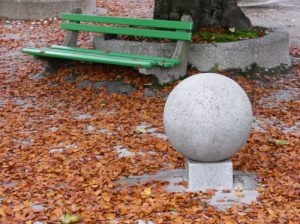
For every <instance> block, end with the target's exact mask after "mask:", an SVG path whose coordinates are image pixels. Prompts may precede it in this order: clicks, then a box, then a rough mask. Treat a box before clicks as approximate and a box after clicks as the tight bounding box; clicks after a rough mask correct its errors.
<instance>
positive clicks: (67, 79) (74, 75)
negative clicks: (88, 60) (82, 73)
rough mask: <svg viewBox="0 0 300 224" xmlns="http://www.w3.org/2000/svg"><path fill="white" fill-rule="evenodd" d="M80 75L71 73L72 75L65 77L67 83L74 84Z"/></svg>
mask: <svg viewBox="0 0 300 224" xmlns="http://www.w3.org/2000/svg"><path fill="white" fill-rule="evenodd" d="M78 76H79V74H77V73H71V74H68V75H67V76H65V78H64V80H65V82H68V83H74V82H75V81H76V79H77V78H78Z"/></svg>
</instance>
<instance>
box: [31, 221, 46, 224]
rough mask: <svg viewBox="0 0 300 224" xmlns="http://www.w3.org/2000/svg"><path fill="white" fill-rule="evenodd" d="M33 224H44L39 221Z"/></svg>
mask: <svg viewBox="0 0 300 224" xmlns="http://www.w3.org/2000/svg"><path fill="white" fill-rule="evenodd" d="M33 224H45V223H44V222H41V221H35V222H34V223H33Z"/></svg>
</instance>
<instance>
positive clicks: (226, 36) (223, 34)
mask: <svg viewBox="0 0 300 224" xmlns="http://www.w3.org/2000/svg"><path fill="white" fill-rule="evenodd" d="M265 34H266V29H264V28H261V27H256V28H253V29H252V30H240V29H235V28H232V29H228V30H226V29H222V28H202V29H200V30H199V31H198V32H196V33H195V34H194V35H193V42H196V43H197V42H206V43H222V42H233V41H239V40H247V39H254V38H258V37H262V36H264V35H265Z"/></svg>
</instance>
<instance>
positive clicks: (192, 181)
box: [186, 160, 233, 192]
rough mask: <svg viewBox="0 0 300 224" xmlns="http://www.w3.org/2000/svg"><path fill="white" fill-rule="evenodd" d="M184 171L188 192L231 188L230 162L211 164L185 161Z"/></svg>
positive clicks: (231, 171) (231, 170) (231, 169)
mask: <svg viewBox="0 0 300 224" xmlns="http://www.w3.org/2000/svg"><path fill="white" fill-rule="evenodd" d="M186 171H187V174H186V178H187V181H188V183H189V188H188V191H192V192H196V191H205V190H207V189H217V190H221V189H232V188H233V166H232V162H231V161H230V160H225V161H221V162H213V163H203V162H196V161H192V160H187V162H186Z"/></svg>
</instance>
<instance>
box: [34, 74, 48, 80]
mask: <svg viewBox="0 0 300 224" xmlns="http://www.w3.org/2000/svg"><path fill="white" fill-rule="evenodd" d="M49 75H50V74H49V73H46V72H45V73H37V74H34V75H32V76H31V79H33V80H39V79H43V78H46V77H48V76H49Z"/></svg>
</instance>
